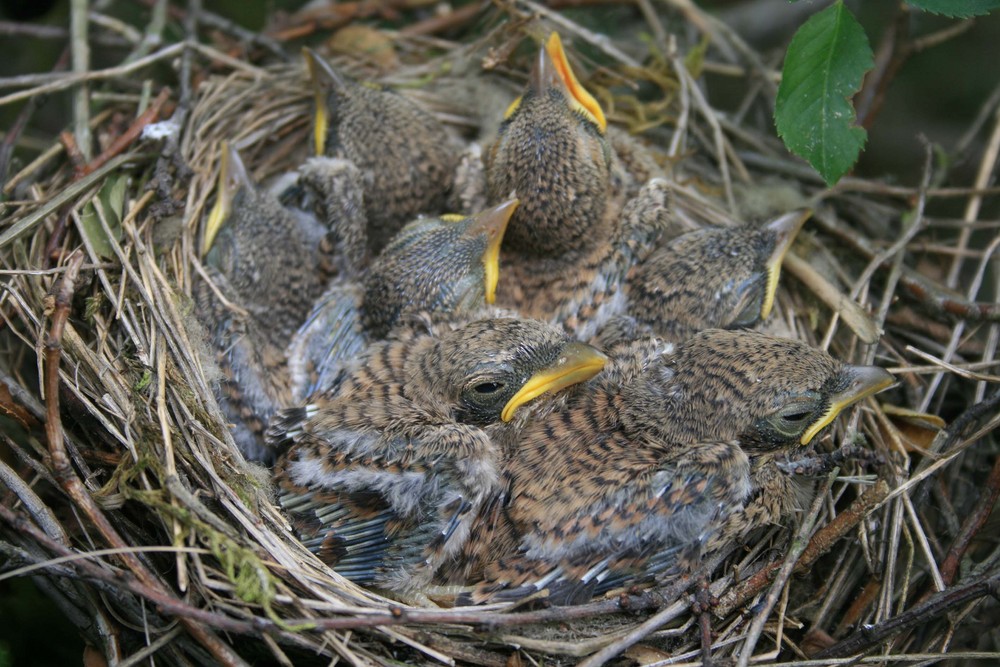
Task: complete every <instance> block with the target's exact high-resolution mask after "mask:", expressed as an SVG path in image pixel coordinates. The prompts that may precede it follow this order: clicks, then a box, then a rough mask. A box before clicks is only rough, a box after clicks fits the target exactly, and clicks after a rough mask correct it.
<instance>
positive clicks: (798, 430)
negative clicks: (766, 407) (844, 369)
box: [764, 395, 821, 442]
mask: <svg viewBox="0 0 1000 667" xmlns="http://www.w3.org/2000/svg"><path fill="white" fill-rule="evenodd" d="M820 402H821V401H820V399H819V397H818V396H811V395H810V396H806V397H802V398H800V399H798V400H794V401H792V402H790V403H788V404H786V405H785V406H784V407H782V408H781V409H780V410H778V411H777V412H775V413H774V414H772V415H771V416H770V417H767V418H765V420H764V421H765V422H766V424H767V426H766V427H765V431H767V432H770V436H769V437H767V438H766V439H767V440H773V441H775V442H778V441H783V440H785V439H789V440H794V439H796V438H798V437H799V436H800V435H801V434H802V432H803V431H805V430H806V428H808V427H809V425H810V424H812V423H813V421H814V420H815V418H816V410H817V409H818V408H819V407H820Z"/></svg>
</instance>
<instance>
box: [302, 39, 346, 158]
mask: <svg viewBox="0 0 1000 667" xmlns="http://www.w3.org/2000/svg"><path fill="white" fill-rule="evenodd" d="M302 56H303V58H305V61H306V67H307V69H308V70H309V80H310V82H311V83H312V89H313V98H314V110H313V145H314V148H315V152H316V153H315V154H316V155H324V154H325V153H326V148H327V143H328V139H329V133H330V132H331V131H333V130H334V129H335V128H336V126H337V122H336V118H337V114H338V112H339V111H340V110H341V106H342V105H343V104H344V103H345V102H346V101H348V100H349V98H350V95H351V92H352V90H353V88H354V87H355V86H357V85H358V84H356V83H355V82H354V81H353V80H352V79H349V78H347V77H346V76H344V75H343V74H341V73H340V72H338V71H337V70H336V69H334V68H333V67H332V66H331V65H330V63H328V62H327V61H326V59H325V58H323V57H322V56H321V55H319V54H318V53H316V52H315V51H313V50H312V49H310V48H308V47H307V48H304V49H302Z"/></svg>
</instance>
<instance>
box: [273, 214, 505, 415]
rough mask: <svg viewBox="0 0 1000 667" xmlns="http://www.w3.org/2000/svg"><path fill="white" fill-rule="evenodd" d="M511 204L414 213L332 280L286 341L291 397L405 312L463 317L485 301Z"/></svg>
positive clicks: (492, 292)
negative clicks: (354, 274)
mask: <svg viewBox="0 0 1000 667" xmlns="http://www.w3.org/2000/svg"><path fill="white" fill-rule="evenodd" d="M517 204H518V201H517V200H516V199H512V200H510V201H506V202H504V203H502V204H500V205H499V206H494V207H493V208H490V209H488V210H486V211H482V212H480V213H477V214H476V215H472V216H457V215H455V216H452V215H444V216H440V217H429V218H418V219H417V220H414V221H413V222H411V223H410V224H408V225H407V226H406V227H404V228H403V229H402V230H401V231H400V232H399V233H398V234H397V235H396V236H395V237H394V238H393V239H392V241H391V242H390V243H389V245H387V246H386V247H385V248H383V249H382V252H381V253H380V254H379V256H378V257H377V258H376V259H375V260H373V262H372V263H371V265H370V266H369V267H368V268H367V269H366V270H365V271H364V273H363V274H362V275H361V277H360V278H359V279H358V280H352V279H349V278H338V279H336V280H334V281H332V282H331V284H330V285H329V287H328V288H327V290H326V292H325V293H324V294H323V296H322V297H321V298H320V299H319V301H317V303H316V306H315V307H314V308H313V310H312V312H311V313H310V315H309V317H308V318H307V320H306V322H305V324H303V325H302V327H301V328H300V329H299V331H298V332H297V333H296V334H295V337H294V339H293V340H292V343H291V345H290V346H289V352H288V354H289V369H290V372H291V378H292V395H293V399H294V400H296V401H300V400H304V399H305V398H306V397H308V396H310V395H312V394H313V393H315V392H316V391H318V390H320V389H322V388H324V387H326V386H327V385H329V384H330V383H331V382H332V380H333V378H334V377H335V376H336V373H337V368H338V366H339V365H340V364H341V363H343V362H344V361H345V360H348V359H351V358H353V357H355V356H357V355H358V354H360V353H361V351H362V350H363V349H364V348H365V347H366V346H367V345H368V344H369V343H370V342H372V341H375V340H379V339H382V338H385V337H386V336H387V335H388V334H389V332H390V330H391V329H392V328H393V327H394V326H395V325H396V324H397V323H399V322H400V320H401V319H403V318H405V317H407V316H410V315H415V314H417V313H428V314H431V315H434V316H438V315H445V314H446V315H449V316H451V317H454V316H462V315H468V314H470V313H472V312H474V311H475V310H477V309H479V308H481V307H482V306H484V305H486V304H492V303H493V302H494V300H495V297H496V289H497V281H498V279H499V255H500V243H501V241H502V240H503V235H504V231H505V230H506V228H507V223H508V221H509V220H510V216H511V214H512V213H513V212H514V210H515V209H516V208H517Z"/></svg>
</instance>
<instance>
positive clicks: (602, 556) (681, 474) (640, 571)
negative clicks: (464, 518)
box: [460, 442, 750, 604]
mask: <svg viewBox="0 0 1000 667" xmlns="http://www.w3.org/2000/svg"><path fill="white" fill-rule="evenodd" d="M631 446H633V447H637V446H641V444H640V443H631ZM608 465H609V466H614V465H615V462H612V461H609V462H608ZM749 492H750V482H749V461H748V459H747V457H746V454H744V453H743V451H742V450H741V449H740V448H739V446H738V445H736V444H735V443H732V442H707V443H697V444H694V445H686V446H684V447H678V448H676V451H675V452H674V453H672V454H671V455H670V456H669V458H668V459H666V460H662V461H661V462H660V463H659V464H658V465H657V466H656V467H654V468H652V469H650V470H648V471H647V472H645V473H640V474H633V475H626V476H625V477H624V478H623V479H622V480H621V482H620V483H615V484H611V485H608V488H606V489H605V490H604V491H603V492H602V493H601V494H600V495H599V496H597V497H596V498H595V497H591V498H589V499H584V500H581V505H580V506H579V507H578V508H575V509H574V510H573V511H572V512H571V513H569V514H568V515H566V514H560V513H555V512H552V511H551V508H548V509H549V510H550V511H548V512H546V510H545V508H540V512H539V517H540V518H539V519H538V520H537V521H533V522H532V525H531V527H530V529H529V530H527V531H526V532H525V533H524V534H523V535H522V536H521V539H520V542H519V544H518V547H517V549H516V551H515V552H514V553H513V554H510V555H509V556H507V557H503V558H500V559H499V560H497V561H496V562H494V563H492V564H491V565H489V566H488V567H487V568H486V573H485V577H484V580H483V581H482V582H480V583H479V584H478V585H477V586H476V588H475V589H474V591H473V592H472V593H471V594H470V596H469V597H468V598H467V599H465V600H460V602H474V603H479V602H484V601H488V600H508V599H518V598H521V597H524V596H526V595H530V594H532V593H535V592H537V591H540V590H543V589H548V593H549V599H550V600H551V601H552V602H554V603H556V604H569V603H575V602H580V601H585V600H587V599H589V598H590V597H592V596H594V595H598V594H602V593H604V592H607V591H609V590H612V589H614V588H617V587H620V586H622V585H624V584H626V583H628V582H638V581H642V580H648V579H650V578H652V577H655V576H657V575H661V574H665V573H668V572H670V571H672V570H675V569H677V568H679V567H680V566H681V565H682V564H683V563H685V562H686V561H687V559H688V558H696V557H697V555H698V552H699V547H700V546H701V545H702V544H703V543H704V542H705V541H706V540H707V539H708V537H709V536H710V535H711V534H712V533H713V530H714V528H715V527H716V526H717V525H718V524H719V523H720V521H721V520H722V519H723V518H724V517H726V516H728V515H729V514H730V513H731V512H733V511H734V510H737V509H739V507H741V503H742V502H743V500H744V499H745V498H746V496H747V495H748V494H749Z"/></svg>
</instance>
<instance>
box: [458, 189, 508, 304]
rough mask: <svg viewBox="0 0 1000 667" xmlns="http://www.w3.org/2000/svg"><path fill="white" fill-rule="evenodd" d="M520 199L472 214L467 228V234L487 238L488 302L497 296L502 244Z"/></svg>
mask: <svg viewBox="0 0 1000 667" xmlns="http://www.w3.org/2000/svg"><path fill="white" fill-rule="evenodd" d="M520 203H521V200H519V199H509V200H507V201H505V202H504V203H502V204H500V205H498V206H494V207H493V208H491V209H487V210H485V211H483V212H481V213H477V214H476V215H474V216H472V224H470V225H469V228H468V229H466V230H465V232H464V233H465V234H466V235H467V236H479V235H480V234H483V235H485V236H486V238H487V242H486V250H485V251H484V252H483V269H484V270H485V272H486V281H485V282H486V303H488V304H492V303H494V302H495V301H496V298H497V283H498V282H500V244H501V243H502V242H503V235H504V232H506V231H507V223H509V222H510V219H511V217H512V216H513V215H514V211H515V210H517V207H518V204H520Z"/></svg>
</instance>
